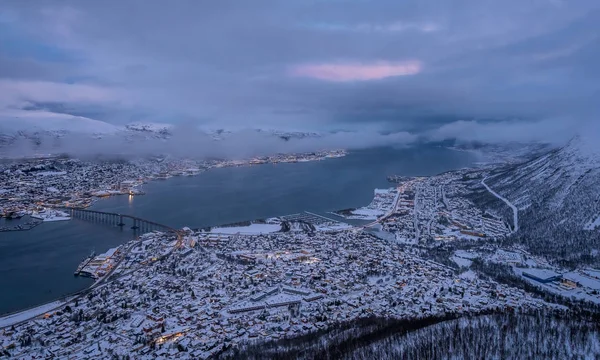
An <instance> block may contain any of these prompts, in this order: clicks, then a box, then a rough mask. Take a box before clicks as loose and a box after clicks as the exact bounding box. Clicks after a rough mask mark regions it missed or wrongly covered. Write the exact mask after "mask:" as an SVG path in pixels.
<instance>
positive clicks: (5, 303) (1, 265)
mask: <svg viewBox="0 0 600 360" xmlns="http://www.w3.org/2000/svg"><path fill="white" fill-rule="evenodd" d="M474 161H476V159H475V158H473V156H472V155H470V154H468V153H465V152H457V151H452V150H448V149H444V148H433V147H423V148H410V149H392V148H376V149H368V150H362V151H356V152H352V153H351V154H349V155H348V156H346V157H343V158H338V159H328V160H324V161H315V162H307V163H295V164H267V165H256V166H245V167H236V168H221V169H212V170H209V171H207V172H204V173H202V174H200V175H198V176H194V177H174V178H171V179H169V180H157V181H153V182H151V183H148V184H146V185H144V191H145V192H146V195H143V196H135V197H129V196H116V197H112V198H108V199H104V200H100V201H98V202H97V203H96V204H94V206H93V207H92V209H94V210H101V211H107V212H117V213H122V214H129V215H135V216H138V217H141V218H145V219H148V220H152V221H155V222H159V223H162V224H165V225H169V226H172V227H183V226H189V227H192V228H197V227H204V226H214V225H222V224H229V223H234V222H239V221H245V220H254V219H261V218H267V217H272V216H278V215H286V214H293V213H298V212H302V211H311V212H315V213H325V212H328V211H333V210H339V209H345V208H351V207H359V206H363V205H367V204H368V203H369V202H370V201H371V199H372V197H373V189H374V188H377V187H389V186H390V184H389V183H388V182H387V180H386V177H387V176H388V175H392V174H399V175H406V176H418V175H434V174H437V173H440V172H443V171H447V170H451V169H457V168H461V167H465V166H469V165H472V164H473V163H474ZM131 238H132V234H131V232H130V231H128V230H123V231H120V230H119V229H117V228H111V227H108V226H106V225H101V224H91V223H86V222H84V221H81V220H72V221H69V222H57V223H44V224H42V225H40V226H38V227H37V228H35V229H33V230H30V231H25V232H9V233H0V289H1V290H0V313H4V312H8V311H14V310H18V309H21V308H25V307H28V306H32V305H35V304H40V303H44V302H47V301H51V300H54V299H56V298H58V297H60V296H63V295H65V294H67V293H71V292H74V291H77V290H81V289H83V288H85V287H87V286H89V285H90V280H89V279H81V278H74V277H73V271H75V269H76V267H77V265H78V264H79V262H80V261H81V260H82V259H83V258H84V257H85V256H87V255H88V254H89V253H90V251H91V250H92V249H95V250H96V252H98V253H99V252H103V251H106V250H107V249H109V248H111V247H114V246H117V245H119V244H122V243H123V242H125V241H127V240H128V239H131Z"/></svg>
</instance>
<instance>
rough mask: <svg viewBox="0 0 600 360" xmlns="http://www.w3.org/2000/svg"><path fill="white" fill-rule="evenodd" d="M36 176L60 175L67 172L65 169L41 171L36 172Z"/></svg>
mask: <svg viewBox="0 0 600 360" xmlns="http://www.w3.org/2000/svg"><path fill="white" fill-rule="evenodd" d="M34 174H35V175H36V176H59V175H66V174H67V173H66V172H64V171H40V172H36V173H34Z"/></svg>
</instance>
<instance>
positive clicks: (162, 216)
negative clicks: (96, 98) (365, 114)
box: [92, 147, 474, 228]
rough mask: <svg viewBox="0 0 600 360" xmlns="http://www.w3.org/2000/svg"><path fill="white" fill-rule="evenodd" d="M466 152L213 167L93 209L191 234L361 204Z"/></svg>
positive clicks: (466, 160)
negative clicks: (394, 178) (398, 177)
mask: <svg viewBox="0 0 600 360" xmlns="http://www.w3.org/2000/svg"><path fill="white" fill-rule="evenodd" d="M473 160H474V159H473V158H472V157H470V156H469V155H468V154H466V153H461V152H455V151H450V150H447V149H443V148H431V147H427V148H422V149H419V150H418V151H417V150H416V149H414V148H413V149H404V150H397V149H391V148H383V149H382V148H377V149H369V150H363V151H360V152H354V153H352V154H350V155H348V156H346V157H343V158H338V159H328V160H324V161H314V162H306V163H294V164H265V165H255V166H245V167H237V168H221V169H213V170H210V171H207V172H205V173H202V174H200V175H199V176H196V177H173V178H171V179H169V180H166V181H165V180H158V181H154V182H151V183H148V184H146V185H145V186H144V191H145V192H146V194H147V195H142V196H132V197H129V196H116V197H112V198H108V199H104V200H101V201H99V202H97V203H96V204H94V206H93V207H92V208H93V209H94V210H100V211H110V212H119V213H123V214H129V215H135V216H138V217H141V218H143V219H149V220H153V221H156V222H159V223H161V224H165V225H169V226H172V227H177V228H179V227H183V226H188V227H192V228H198V227H205V226H215V225H223V224H230V223H235V222H239V221H245V220H255V219H264V218H267V217H272V216H278V215H288V214H294V213H298V212H302V211H311V212H315V213H326V212H328V211H334V210H340V209H346V208H352V207H360V206H364V205H367V204H368V203H369V202H371V200H372V198H373V189H375V188H378V187H379V188H381V187H383V188H385V187H390V186H392V185H391V184H390V183H389V182H388V181H387V179H386V177H387V176H388V175H392V174H402V175H407V176H418V175H434V174H438V173H440V172H443V171H447V170H450V169H456V168H460V167H464V166H467V165H469V164H471V163H472V161H473Z"/></svg>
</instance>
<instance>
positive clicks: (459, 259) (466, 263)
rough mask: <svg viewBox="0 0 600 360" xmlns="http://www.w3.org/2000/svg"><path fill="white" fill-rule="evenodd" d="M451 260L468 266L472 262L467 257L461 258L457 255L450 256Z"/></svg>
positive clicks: (462, 265) (459, 264)
mask: <svg viewBox="0 0 600 360" xmlns="http://www.w3.org/2000/svg"><path fill="white" fill-rule="evenodd" d="M452 261H454V262H455V263H456V264H457V265H458V266H461V267H469V266H471V264H472V263H473V262H472V261H471V260H469V259H464V258H461V257H458V256H452Z"/></svg>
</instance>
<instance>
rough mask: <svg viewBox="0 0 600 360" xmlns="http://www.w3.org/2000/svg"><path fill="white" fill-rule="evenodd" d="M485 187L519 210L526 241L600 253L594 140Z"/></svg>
mask: <svg viewBox="0 0 600 360" xmlns="http://www.w3.org/2000/svg"><path fill="white" fill-rule="evenodd" d="M486 183H487V184H488V185H489V186H490V187H491V188H492V189H494V190H495V191H496V192H497V193H498V194H500V195H501V196H503V197H505V198H506V199H507V200H509V201H510V202H511V203H512V204H514V205H515V206H516V207H517V208H518V210H519V222H520V228H521V229H520V230H521V231H520V232H519V233H520V234H519V235H520V236H521V237H522V238H526V239H527V241H539V242H542V243H544V242H547V243H548V245H549V246H555V247H556V244H560V247H564V252H565V254H566V255H568V253H572V252H576V251H579V249H580V248H581V249H584V250H585V251H588V253H595V252H597V250H599V249H600V228H598V227H597V226H596V225H600V222H599V221H598V218H599V217H600V144H597V143H596V141H595V139H594V137H593V136H578V137H576V138H574V139H572V140H571V141H570V142H569V143H568V144H567V145H565V146H564V147H562V148H560V149H557V150H553V151H551V152H549V153H547V154H545V155H542V156H540V157H539V158H537V159H534V160H531V161H529V162H526V163H523V164H519V165H516V166H513V167H510V168H508V169H506V168H505V169H503V170H502V171H499V172H497V173H494V174H491V176H489V177H488V178H487V179H486ZM574 245H575V246H574ZM569 246H570V247H571V249H569V248H568V247H569Z"/></svg>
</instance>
